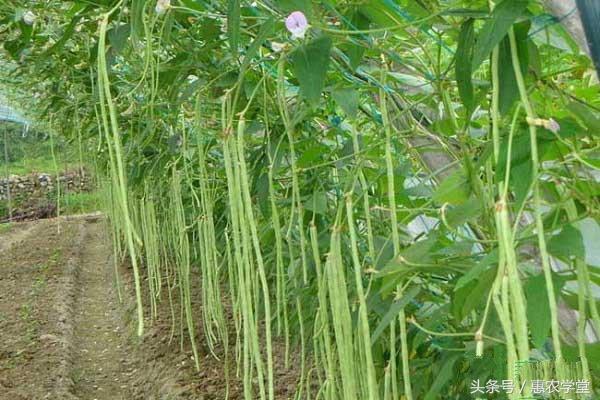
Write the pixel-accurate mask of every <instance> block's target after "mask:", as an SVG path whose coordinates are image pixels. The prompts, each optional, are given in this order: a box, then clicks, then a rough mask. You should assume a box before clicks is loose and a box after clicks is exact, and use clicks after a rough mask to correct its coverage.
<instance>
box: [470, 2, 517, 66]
mask: <svg viewBox="0 0 600 400" xmlns="http://www.w3.org/2000/svg"><path fill="white" fill-rule="evenodd" d="M527 3H528V1H527V0H504V1H502V2H501V3H499V4H498V5H496V8H494V11H493V12H492V15H491V18H490V19H489V20H487V21H486V23H485V25H484V26H483V28H482V29H481V32H480V33H479V35H478V38H477V43H476V44H475V49H474V50H473V59H472V64H471V67H472V69H473V71H475V70H476V69H477V68H479V66H480V65H481V63H483V61H484V60H485V59H486V58H488V56H489V55H490V53H491V52H492V50H494V47H496V46H497V45H498V44H499V43H500V41H501V40H502V39H503V38H504V36H506V34H507V33H508V31H509V29H510V28H511V26H512V25H513V24H514V22H515V21H516V20H517V18H518V17H519V16H521V14H523V12H524V11H525V9H526V8H527Z"/></svg>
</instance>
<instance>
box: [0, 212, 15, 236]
mask: <svg viewBox="0 0 600 400" xmlns="http://www.w3.org/2000/svg"><path fill="white" fill-rule="evenodd" d="M0 215H2V213H0ZM12 226H13V224H12V223H10V222H8V223H5V224H0V234H2V233H6V232H8V231H10V230H11V229H12Z"/></svg>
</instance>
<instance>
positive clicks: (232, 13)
mask: <svg viewBox="0 0 600 400" xmlns="http://www.w3.org/2000/svg"><path fill="white" fill-rule="evenodd" d="M240 18H241V7H240V0H229V3H228V7H227V34H228V36H229V45H230V46H231V53H232V54H233V57H234V58H235V57H237V54H238V46H239V43H240Z"/></svg>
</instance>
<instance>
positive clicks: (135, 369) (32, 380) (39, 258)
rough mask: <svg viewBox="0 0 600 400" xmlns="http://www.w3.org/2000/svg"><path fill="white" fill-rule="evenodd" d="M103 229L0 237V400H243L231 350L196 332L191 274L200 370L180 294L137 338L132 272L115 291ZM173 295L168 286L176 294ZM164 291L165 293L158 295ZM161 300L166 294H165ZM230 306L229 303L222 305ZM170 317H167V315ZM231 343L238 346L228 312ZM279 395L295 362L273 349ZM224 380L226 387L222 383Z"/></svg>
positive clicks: (84, 223) (61, 224) (13, 229)
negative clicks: (210, 346)
mask: <svg viewBox="0 0 600 400" xmlns="http://www.w3.org/2000/svg"><path fill="white" fill-rule="evenodd" d="M108 232H109V231H108V229H107V225H106V222H105V220H104V218H103V217H102V216H101V215H98V214H96V215H87V216H78V217H61V218H55V219H47V220H39V221H34V222H24V223H15V224H12V225H10V226H9V227H8V228H7V227H6V226H4V227H3V230H2V232H0V400H47V399H49V400H94V399H96V400H125V399H127V400H142V399H143V400H149V399H152V400H162V399H169V400H224V399H229V400H238V399H242V398H243V387H242V384H241V381H240V377H239V376H237V375H236V372H239V371H237V370H236V367H235V364H234V363H233V361H232V359H233V357H234V356H235V353H234V350H233V349H231V348H230V354H229V362H228V363H226V362H225V360H227V358H228V357H227V354H226V353H225V350H224V348H223V346H218V347H217V348H215V349H214V351H215V352H216V354H217V357H215V356H214V355H213V352H211V351H210V349H208V347H207V345H206V341H205V340H204V335H203V333H202V324H201V321H202V319H201V315H202V312H203V310H202V303H201V299H200V294H201V293H202V290H201V288H200V277H199V276H198V272H197V269H194V270H195V272H194V275H193V288H192V293H193V294H194V298H193V299H192V306H193V310H194V311H193V312H194V315H196V316H197V317H196V325H197V326H196V328H197V333H198V335H197V339H196V340H197V343H198V345H199V353H200V357H201V360H200V365H201V369H200V371H196V369H195V367H194V364H195V363H194V361H193V357H192V351H191V348H190V343H189V335H188V333H187V331H185V330H183V331H180V330H179V329H177V327H180V326H183V324H182V318H183V314H182V313H181V312H178V311H177V310H181V307H180V304H179V303H178V297H177V296H173V304H169V301H168V298H167V300H165V299H163V301H161V302H159V305H158V308H159V314H158V317H157V318H156V319H154V320H152V319H151V318H150V310H149V309H148V308H149V301H148V299H147V298H146V299H145V302H144V306H145V315H146V317H147V318H146V321H145V322H146V326H147V329H146V332H145V333H144V336H143V337H142V338H138V337H136V336H135V334H134V331H135V326H136V321H135V302H134V291H133V283H132V276H131V275H132V274H131V270H130V269H129V267H128V265H127V264H126V263H120V264H119V266H118V268H119V271H120V276H121V283H122V288H121V292H122V295H123V302H122V303H120V302H119V299H118V296H117V294H116V292H117V290H116V287H115V285H114V281H115V275H114V264H113V262H114V261H113V259H112V247H111V243H110V240H109V233H108ZM178 290H179V289H178V288H177V287H172V288H171V291H175V293H177V291H178ZM164 291H165V292H166V291H167V289H166V288H165V289H164ZM165 296H166V295H165ZM224 301H225V303H226V304H227V303H228V302H227V301H226V300H224ZM172 310H175V311H174V312H171V311H172ZM226 310H227V311H226V314H227V316H226V319H227V321H228V325H229V326H230V331H229V335H230V338H229V341H230V343H234V342H235V339H236V337H235V331H234V328H233V326H234V322H233V319H232V318H233V316H232V313H231V310H229V309H228V308H227V309H226ZM274 349H275V353H276V354H279V357H276V360H275V371H276V383H277V387H276V395H275V398H276V399H278V400H288V399H291V398H293V393H294V392H295V386H296V382H297V377H298V376H297V372H298V371H297V370H296V368H294V366H296V365H298V363H299V361H298V360H295V359H294V357H293V358H292V360H290V365H291V366H292V368H291V369H288V368H286V366H285V365H284V361H283V359H284V357H283V353H284V349H283V344H282V343H275V344H274ZM226 379H227V380H228V381H229V385H227V383H226Z"/></svg>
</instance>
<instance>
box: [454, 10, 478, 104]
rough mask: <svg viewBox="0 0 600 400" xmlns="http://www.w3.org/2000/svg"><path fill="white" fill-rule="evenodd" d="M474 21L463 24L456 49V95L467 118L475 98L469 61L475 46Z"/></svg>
mask: <svg viewBox="0 0 600 400" xmlns="http://www.w3.org/2000/svg"><path fill="white" fill-rule="evenodd" d="M474 23H475V20H474V19H472V18H469V19H467V20H466V21H465V22H463V24H462V26H461V29H460V34H459V36H458V47H457V49H456V67H455V72H456V83H457V85H458V93H459V94H460V99H461V100H462V102H463V104H464V106H465V110H466V114H467V116H470V115H471V113H472V112H473V109H474V108H475V96H474V94H473V82H472V79H473V77H472V75H473V73H472V69H471V59H472V57H473V46H474V44H475V28H474V26H473V25H474Z"/></svg>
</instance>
